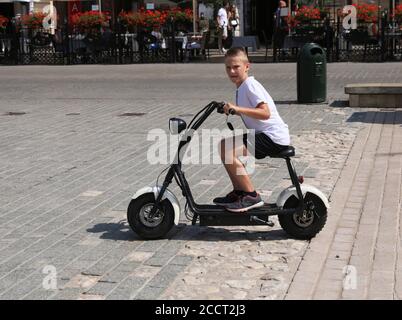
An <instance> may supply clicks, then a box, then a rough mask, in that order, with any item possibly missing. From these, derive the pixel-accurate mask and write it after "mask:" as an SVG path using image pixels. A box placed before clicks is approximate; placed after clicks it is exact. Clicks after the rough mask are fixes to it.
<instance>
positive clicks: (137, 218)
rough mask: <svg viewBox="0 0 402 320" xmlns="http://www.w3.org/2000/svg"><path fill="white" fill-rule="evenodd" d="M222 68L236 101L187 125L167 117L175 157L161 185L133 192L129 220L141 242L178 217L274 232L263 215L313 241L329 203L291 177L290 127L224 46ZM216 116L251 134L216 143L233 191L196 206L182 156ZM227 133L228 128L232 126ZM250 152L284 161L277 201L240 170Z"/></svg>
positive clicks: (240, 53)
mask: <svg viewBox="0 0 402 320" xmlns="http://www.w3.org/2000/svg"><path fill="white" fill-rule="evenodd" d="M225 65H226V70H227V73H228V76H229V78H230V80H231V81H232V82H234V83H235V84H236V86H237V91H236V93H237V95H236V104H231V103H222V102H216V101H212V102H210V103H209V104H208V105H206V106H205V107H204V108H202V109H201V110H200V111H199V112H198V113H197V114H196V115H195V116H194V117H193V119H192V120H191V122H190V123H189V124H188V125H187V123H186V122H185V121H184V120H183V119H180V118H170V119H169V131H170V133H171V134H172V135H179V144H178V146H177V153H176V156H175V160H174V161H173V162H172V163H171V164H170V165H169V167H167V168H166V169H165V170H163V172H164V171H166V170H167V173H166V175H165V178H164V179H163V182H162V183H161V184H159V182H158V179H157V183H156V185H154V186H146V187H143V188H141V189H140V190H138V191H137V192H136V193H135V194H134V195H133V197H132V199H131V201H130V204H129V206H128V208H127V221H128V223H129V225H130V227H131V228H132V229H133V231H134V232H136V233H137V234H138V235H139V236H140V237H142V238H144V239H160V238H163V237H165V236H166V235H167V234H168V232H169V231H170V230H171V229H172V227H173V226H174V225H178V224H179V220H180V218H181V217H182V216H181V214H182V213H184V216H185V217H186V218H187V219H189V220H190V221H191V224H192V225H195V224H197V222H199V225H201V226H232V225H233V226H234V225H236V226H240V225H242V226H251V225H260V226H270V227H272V226H274V223H273V222H272V221H270V220H269V217H270V216H274V215H277V216H278V220H279V223H280V225H281V227H282V228H283V230H285V231H286V232H287V233H288V234H289V235H290V236H292V237H295V238H297V239H311V238H312V237H314V236H315V235H316V234H317V233H318V232H320V231H321V229H322V228H323V227H324V225H325V222H326V220H327V208H328V207H329V203H328V200H327V198H326V196H325V195H324V194H323V193H322V192H321V191H320V190H318V189H317V188H315V187H313V186H310V185H306V184H304V179H303V177H302V176H297V173H296V170H295V168H294V166H293V164H292V161H291V158H292V157H294V156H295V149H294V148H293V147H292V146H289V132H288V127H287V125H286V124H285V123H284V122H283V121H282V119H281V118H280V116H279V114H278V111H277V110H276V107H275V104H274V102H273V101H272V98H271V97H270V96H269V94H268V93H267V92H266V90H265V89H264V88H263V86H262V85H261V84H260V83H259V82H257V81H256V80H255V79H254V78H253V77H249V76H248V70H249V66H250V64H249V61H248V59H247V55H246V54H245V52H244V50H243V49H241V48H233V49H230V50H229V51H228V52H227V54H226V58H225ZM215 112H218V113H227V114H237V115H240V116H241V117H242V119H243V122H244V123H245V125H246V127H247V128H248V129H249V131H251V132H249V133H247V134H246V135H243V136H239V137H233V138H231V139H226V140H223V141H222V142H221V144H220V149H221V150H220V151H221V158H222V160H223V163H224V165H225V168H226V170H227V172H228V174H229V177H230V179H231V181H232V183H233V189H234V190H233V191H232V192H230V193H229V194H228V195H227V196H225V197H222V198H216V199H214V202H215V204H214V205H212V204H201V203H197V202H196V201H195V199H194V197H193V194H192V192H191V188H190V184H189V183H188V181H187V179H186V176H185V172H184V167H185V166H183V163H182V157H183V155H184V154H185V151H186V148H187V147H188V145H189V144H190V143H191V140H192V137H193V135H194V134H195V132H197V130H198V129H200V127H201V126H202V125H203V123H204V122H205V121H206V120H207V119H208V118H209V117H210V116H211V115H212V114H214V113H215ZM228 126H229V122H228ZM229 128H230V129H233V127H232V126H229ZM239 138H240V139H239ZM232 139H233V140H232ZM248 153H250V154H252V155H254V156H255V157H256V158H257V159H261V158H264V157H266V156H269V157H271V158H282V159H283V160H284V161H285V162H286V167H287V169H288V172H289V178H290V181H291V185H290V186H288V187H287V188H285V189H284V190H282V192H281V193H280V194H279V196H278V198H277V199H276V201H275V202H271V203H264V202H263V201H262V199H261V197H260V196H259V195H258V194H257V192H256V191H255V189H254V187H253V184H252V183H251V180H250V178H249V176H248V175H247V173H246V169H245V168H244V166H243V164H242V163H241V162H240V160H239V159H238V157H239V156H245V155H248ZM158 178H159V177H158ZM173 181H175V182H176V183H177V185H178V186H179V188H180V190H181V194H182V195H183V196H184V198H185V200H186V202H185V206H184V210H181V208H180V202H179V200H178V199H177V197H176V196H175V194H174V193H173V192H172V191H171V190H169V186H170V184H171V183H172V182H173ZM239 212H241V213H242V214H239Z"/></svg>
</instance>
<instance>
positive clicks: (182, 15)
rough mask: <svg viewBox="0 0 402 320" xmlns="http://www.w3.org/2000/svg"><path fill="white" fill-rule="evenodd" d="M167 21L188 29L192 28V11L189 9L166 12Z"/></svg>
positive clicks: (174, 9) (173, 9)
mask: <svg viewBox="0 0 402 320" xmlns="http://www.w3.org/2000/svg"><path fill="white" fill-rule="evenodd" d="M167 19H168V21H173V22H175V23H176V24H177V25H181V26H183V27H184V28H185V29H188V28H191V26H192V22H193V11H192V10H191V9H185V10H181V9H180V8H172V9H170V10H169V11H168V12H167Z"/></svg>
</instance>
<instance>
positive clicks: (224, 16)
mask: <svg viewBox="0 0 402 320" xmlns="http://www.w3.org/2000/svg"><path fill="white" fill-rule="evenodd" d="M228 11H229V1H227V0H224V1H223V7H222V8H220V9H219V11H218V15H217V17H216V22H217V25H218V49H219V52H220V53H223V54H224V53H226V49H225V48H224V46H223V43H224V41H225V40H226V39H227V37H228V23H229V22H228Z"/></svg>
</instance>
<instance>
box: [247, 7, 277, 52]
mask: <svg viewBox="0 0 402 320" xmlns="http://www.w3.org/2000/svg"><path fill="white" fill-rule="evenodd" d="M276 7H277V1H275V0H273V1H266V0H252V1H250V6H249V8H250V11H249V12H250V15H249V21H250V22H249V33H250V34H253V35H257V36H258V37H259V39H260V41H261V42H262V43H264V44H265V45H266V43H265V39H264V36H263V31H264V32H265V35H266V37H267V40H268V43H270V40H271V38H272V34H273V29H274V13H275V10H276Z"/></svg>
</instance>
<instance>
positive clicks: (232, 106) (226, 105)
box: [223, 102, 238, 115]
mask: <svg viewBox="0 0 402 320" xmlns="http://www.w3.org/2000/svg"><path fill="white" fill-rule="evenodd" d="M230 109H233V110H234V111H232V112H231V113H230ZM237 110H238V107H237V106H235V105H234V104H232V103H230V102H228V103H226V104H225V106H224V107H223V111H224V112H225V114H227V115H229V114H237Z"/></svg>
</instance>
